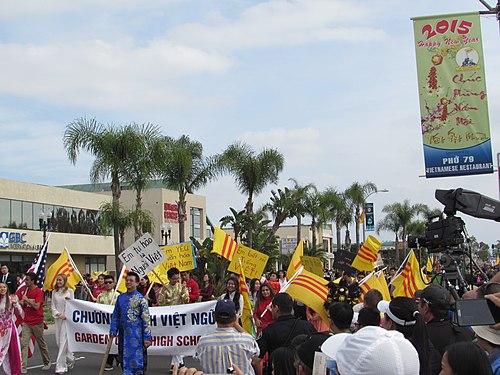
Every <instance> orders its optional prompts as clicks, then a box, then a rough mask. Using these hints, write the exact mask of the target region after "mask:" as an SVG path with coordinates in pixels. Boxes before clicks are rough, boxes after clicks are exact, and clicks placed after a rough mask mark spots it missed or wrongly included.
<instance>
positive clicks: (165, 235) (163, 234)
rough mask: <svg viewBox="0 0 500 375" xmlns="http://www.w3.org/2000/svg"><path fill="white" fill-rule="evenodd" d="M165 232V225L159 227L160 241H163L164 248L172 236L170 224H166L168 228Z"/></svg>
mask: <svg viewBox="0 0 500 375" xmlns="http://www.w3.org/2000/svg"><path fill="white" fill-rule="evenodd" d="M166 229H167V230H166V231H165V225H162V226H161V240H162V241H163V239H165V242H164V244H163V245H164V246H165V245H166V244H168V239H169V238H170V237H171V236H172V224H168V227H167V228H166Z"/></svg>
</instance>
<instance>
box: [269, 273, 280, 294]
mask: <svg viewBox="0 0 500 375" xmlns="http://www.w3.org/2000/svg"><path fill="white" fill-rule="evenodd" d="M267 283H268V284H269V285H271V288H273V290H274V294H277V293H279V292H280V290H281V285H280V283H279V281H278V274H277V273H276V272H274V271H273V272H271V273H270V274H269V280H267Z"/></svg>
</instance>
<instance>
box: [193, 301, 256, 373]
mask: <svg viewBox="0 0 500 375" xmlns="http://www.w3.org/2000/svg"><path fill="white" fill-rule="evenodd" d="M214 317H215V321H216V323H217V328H216V329H215V332H213V333H210V334H208V335H206V336H202V337H201V338H200V340H199V341H198V345H197V346H196V358H198V359H199V360H200V364H201V366H202V368H203V371H204V372H206V373H209V374H224V373H226V372H227V371H228V370H227V369H228V368H230V367H232V365H233V364H236V365H237V366H238V368H240V369H241V370H242V371H243V373H244V374H245V375H248V374H250V375H252V374H255V370H254V368H253V367H252V358H254V357H257V356H258V355H259V347H258V345H257V343H256V342H255V339H254V338H253V337H252V336H251V335H249V334H248V333H247V332H245V330H244V329H243V328H242V327H241V326H240V325H239V323H238V317H237V315H236V307H235V305H234V302H233V301H230V300H227V299H222V300H219V301H217V304H216V305H215V311H214Z"/></svg>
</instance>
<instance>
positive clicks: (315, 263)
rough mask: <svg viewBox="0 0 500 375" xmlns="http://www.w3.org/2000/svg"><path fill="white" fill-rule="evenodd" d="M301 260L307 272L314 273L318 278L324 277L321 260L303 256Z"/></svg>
mask: <svg viewBox="0 0 500 375" xmlns="http://www.w3.org/2000/svg"><path fill="white" fill-rule="evenodd" d="M300 260H301V261H302V265H303V266H304V268H305V269H306V271H309V272H312V273H314V274H315V275H316V276H319V277H323V262H322V261H321V259H320V258H316V257H308V256H302V257H300Z"/></svg>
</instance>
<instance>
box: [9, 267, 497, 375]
mask: <svg viewBox="0 0 500 375" xmlns="http://www.w3.org/2000/svg"><path fill="white" fill-rule="evenodd" d="M1 270H2V281H1V282H0V364H2V366H3V369H4V371H5V373H7V374H24V373H27V357H28V350H29V340H30V337H31V336H32V335H33V336H34V337H35V339H36V343H37V346H38V348H39V350H40V353H41V357H42V361H43V367H42V370H50V368H51V361H50V355H49V352H48V349H47V345H46V342H45V339H44V328H45V323H44V316H43V305H44V302H45V298H44V293H43V291H42V290H41V289H40V288H38V287H37V286H36V281H37V277H38V276H37V274H34V273H27V274H26V275H25V277H24V285H22V286H21V287H19V285H18V282H17V280H16V279H15V278H14V277H13V275H9V272H8V267H7V265H2V267H1ZM4 271H5V272H4ZM392 271H393V270H389V272H388V274H387V277H388V280H389V281H390V279H391V277H393V276H394V273H395V272H392ZM394 271H395V270H394ZM391 274H392V275H391ZM166 276H167V279H168V282H166V283H165V284H163V285H162V284H159V283H151V282H150V280H149V279H148V278H147V277H143V278H141V277H139V275H137V274H135V273H133V272H129V273H128V274H127V275H126V281H125V286H126V292H124V293H121V294H120V293H117V292H116V280H115V278H114V276H113V275H107V274H101V275H99V276H98V278H97V280H95V282H94V281H93V280H88V281H89V282H88V285H89V286H90V293H88V295H87V298H88V300H90V301H93V302H95V303H100V304H107V305H114V311H113V314H112V319H111V325H110V332H109V333H110V337H115V336H118V355H112V354H110V355H108V357H107V362H106V367H105V370H113V369H114V367H115V366H120V368H121V369H122V371H123V373H124V374H137V375H140V374H145V373H146V369H147V348H148V347H149V346H150V345H151V325H150V316H149V307H152V306H175V305H180V304H189V303H197V302H204V301H210V300H215V299H216V300H217V303H216V306H215V310H214V319H215V322H216V326H217V327H216V329H215V331H214V332H213V333H210V334H208V335H206V336H203V337H201V338H200V340H199V342H198V344H197V347H196V354H195V357H196V358H197V359H198V360H199V363H200V369H199V370H195V369H185V368H184V357H183V356H182V355H174V356H172V362H171V364H170V370H171V372H173V373H178V372H180V373H183V374H184V373H202V372H205V373H210V374H218V373H219V374H220V373H227V372H229V371H233V372H235V373H241V374H245V375H248V374H250V375H253V374H256V375H261V374H264V375H266V374H274V375H287V374H300V375H310V374H312V371H313V368H314V367H315V358H316V357H317V356H318V355H317V353H322V354H323V355H325V356H326V362H327V367H328V370H327V371H331V373H339V374H342V375H345V374H420V375H434V374H450V375H451V374H456V375H461V374H470V373H474V374H499V375H500V324H498V325H495V326H472V327H459V326H457V325H456V324H454V322H453V320H452V319H451V317H452V316H451V311H452V309H453V304H454V302H455V301H454V299H453V297H452V295H451V294H450V291H449V290H448V289H447V288H445V287H444V286H442V285H440V284H437V283H433V284H430V285H428V286H427V287H426V288H424V289H422V290H419V291H417V292H416V293H415V296H414V297H413V298H409V297H395V298H392V299H391V300H390V301H384V300H383V295H382V293H381V291H379V290H377V289H371V290H369V291H368V292H367V293H365V294H364V295H362V294H361V291H360V288H359V284H358V283H359V281H361V280H362V279H363V277H364V276H365V275H364V274H362V273H360V274H351V273H349V272H344V273H343V274H342V275H329V274H328V273H325V278H327V279H330V280H331V282H330V284H329V287H330V294H329V298H328V300H327V301H326V302H325V309H326V311H327V313H328V318H329V321H328V322H325V321H323V320H322V319H321V317H320V314H318V313H317V312H315V311H314V310H312V309H311V308H310V307H309V306H304V305H303V304H301V303H300V302H298V301H294V300H293V299H292V298H291V297H290V295H288V294H287V293H286V277H285V273H284V272H283V271H279V272H271V273H270V274H268V275H263V277H262V278H260V279H252V280H249V282H248V291H249V297H250V300H251V303H252V307H253V316H252V320H253V323H254V326H255V328H256V332H257V335H256V337H254V336H252V335H251V334H249V333H247V332H245V330H244V329H243V328H242V326H241V317H242V312H243V305H244V301H243V295H242V294H241V293H240V290H239V287H238V286H239V280H238V275H235V274H228V277H227V279H226V281H225V287H224V290H223V292H222V293H220V294H219V293H217V294H218V295H215V294H216V288H215V285H214V283H213V281H212V279H211V277H210V275H208V274H206V275H203V277H202V278H201V280H200V282H199V283H198V281H197V280H196V279H195V278H194V277H192V275H191V273H190V272H189V271H184V272H180V271H179V270H178V269H177V268H171V269H169V270H168V272H167V275H166ZM337 276H340V277H339V278H338V279H337V280H336V281H337V283H333V280H334V279H335V278H336V277H337ZM490 276H491V277H492V279H491V280H490V281H489V282H487V283H482V285H481V286H479V287H475V288H473V289H472V290H470V291H467V292H466V293H465V294H464V295H463V296H462V298H474V299H476V298H484V299H488V300H490V301H491V302H492V303H494V304H496V305H497V306H498V307H500V273H499V274H490ZM13 283H15V285H14V287H13V288H12V284H13ZM282 288H285V290H284V291H283V290H282ZM12 290H13V291H12ZM73 298H75V295H74V293H73V290H72V289H71V288H68V285H67V279H66V276H65V275H63V274H61V275H58V276H57V279H56V284H55V287H54V290H53V291H52V294H51V299H50V300H51V303H50V305H51V311H52V316H53V318H54V322H55V338H56V344H57V347H58V352H57V357H56V365H55V372H56V374H64V373H66V372H68V371H69V370H70V369H71V368H73V367H74V365H75V359H74V356H73V354H72V353H71V351H70V350H69V348H68V340H67V331H66V329H67V328H66V315H65V309H66V303H67V301H68V300H71V299H73ZM16 316H19V317H21V318H22V325H21V333H22V335H21V339H20V338H19V334H18V331H17V330H16V325H15V324H14V320H15V317H16ZM124 353H126V354H124ZM335 371H336V372H335Z"/></svg>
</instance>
